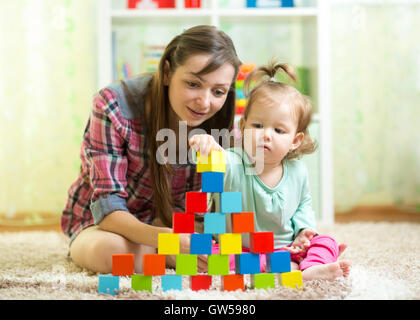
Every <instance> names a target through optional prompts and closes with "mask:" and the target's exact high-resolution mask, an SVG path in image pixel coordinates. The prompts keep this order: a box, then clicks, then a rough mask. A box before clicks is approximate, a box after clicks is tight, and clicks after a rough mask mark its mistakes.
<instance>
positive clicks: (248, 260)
mask: <svg viewBox="0 0 420 320" xmlns="http://www.w3.org/2000/svg"><path fill="white" fill-rule="evenodd" d="M235 273H236V274H255V273H260V255H259V254H258V253H242V254H237V255H235Z"/></svg>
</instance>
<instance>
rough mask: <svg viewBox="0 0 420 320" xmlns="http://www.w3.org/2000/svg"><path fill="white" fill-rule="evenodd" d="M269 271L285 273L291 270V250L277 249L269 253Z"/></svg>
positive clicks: (267, 255)
mask: <svg viewBox="0 0 420 320" xmlns="http://www.w3.org/2000/svg"><path fill="white" fill-rule="evenodd" d="M266 257H267V259H266V260H267V272H269V273H283V272H290V252H289V251H277V252H272V253H267V254H266Z"/></svg>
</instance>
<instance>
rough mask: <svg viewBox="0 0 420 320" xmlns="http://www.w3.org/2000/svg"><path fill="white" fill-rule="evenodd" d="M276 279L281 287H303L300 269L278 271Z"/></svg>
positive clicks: (300, 288)
mask: <svg viewBox="0 0 420 320" xmlns="http://www.w3.org/2000/svg"><path fill="white" fill-rule="evenodd" d="M278 281H279V283H280V284H281V285H282V286H283V287H289V288H293V289H299V290H302V289H303V279H302V272H301V271H300V270H293V271H290V272H285V273H278Z"/></svg>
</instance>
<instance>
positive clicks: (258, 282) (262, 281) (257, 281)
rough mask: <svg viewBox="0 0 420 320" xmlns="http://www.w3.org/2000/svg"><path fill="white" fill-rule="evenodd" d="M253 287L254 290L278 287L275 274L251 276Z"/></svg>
mask: <svg viewBox="0 0 420 320" xmlns="http://www.w3.org/2000/svg"><path fill="white" fill-rule="evenodd" d="M251 287H252V288H253V289H267V288H275V287H276V278H275V274H274V273H257V274H252V275H251Z"/></svg>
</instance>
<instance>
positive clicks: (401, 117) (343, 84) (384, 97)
mask: <svg viewBox="0 0 420 320" xmlns="http://www.w3.org/2000/svg"><path fill="white" fill-rule="evenodd" d="M331 4H332V16H331V19H332V21H331V24H332V26H331V32H332V92H333V97H332V101H333V132H334V137H333V139H334V143H333V145H334V167H335V168H334V169H335V171H334V173H335V181H334V183H335V186H334V187H335V188H334V189H335V203H336V206H337V208H338V209H339V210H347V209H350V208H352V207H354V206H356V205H360V204H368V205H372V204H374V205H378V204H379V205H396V206H403V207H409V208H414V210H415V211H419V212H420V207H419V206H418V204H420V130H419V124H420V41H419V40H420V2H419V1H418V0H411V1H395V0H394V1H390V0H388V1H387V0H383V1H378V0H374V1H372V0H370V1H369V0H365V1H331Z"/></svg>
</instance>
